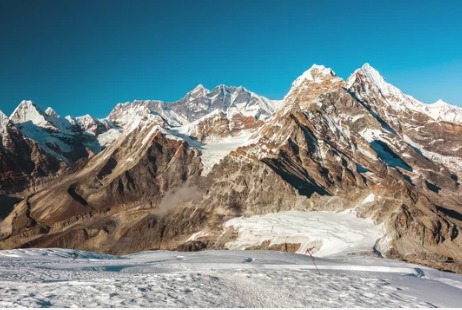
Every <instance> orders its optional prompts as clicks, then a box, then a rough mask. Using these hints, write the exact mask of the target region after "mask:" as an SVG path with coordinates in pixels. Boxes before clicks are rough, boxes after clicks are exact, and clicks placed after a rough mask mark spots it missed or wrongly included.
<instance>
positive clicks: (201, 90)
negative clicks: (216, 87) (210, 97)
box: [189, 84, 210, 97]
mask: <svg viewBox="0 0 462 310" xmlns="http://www.w3.org/2000/svg"><path fill="white" fill-rule="evenodd" d="M208 93H210V90H208V89H207V88H205V87H204V85H202V84H199V85H197V86H196V87H194V88H193V89H192V90H191V91H190V92H189V94H190V95H191V96H192V97H200V96H205V95H207V94H208Z"/></svg>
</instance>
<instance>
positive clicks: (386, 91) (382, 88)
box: [347, 63, 404, 99]
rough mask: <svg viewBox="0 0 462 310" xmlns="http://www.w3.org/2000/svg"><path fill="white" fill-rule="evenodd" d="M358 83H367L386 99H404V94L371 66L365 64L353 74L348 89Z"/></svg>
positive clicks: (348, 81)
mask: <svg viewBox="0 0 462 310" xmlns="http://www.w3.org/2000/svg"><path fill="white" fill-rule="evenodd" d="M356 81H367V82H368V83H369V84H371V85H373V87H374V88H375V89H376V90H378V91H379V92H380V93H381V94H382V95H383V96H384V97H395V98H399V99H402V97H403V96H404V94H403V93H402V92H401V91H400V90H399V89H398V88H396V87H395V86H393V85H391V84H389V83H388V82H386V81H385V79H384V78H383V76H382V75H381V74H380V73H379V71H377V70H376V69H375V68H374V67H372V66H371V65H370V64H368V63H365V64H364V65H363V66H362V67H361V68H359V69H358V70H356V71H355V72H353V74H352V75H351V76H350V77H349V78H348V80H347V88H350V87H351V86H352V85H353V84H354V83H355V82H356Z"/></svg>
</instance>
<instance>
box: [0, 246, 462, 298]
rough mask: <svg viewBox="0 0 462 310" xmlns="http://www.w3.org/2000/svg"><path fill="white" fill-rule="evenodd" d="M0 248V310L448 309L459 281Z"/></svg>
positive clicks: (352, 260)
mask: <svg viewBox="0 0 462 310" xmlns="http://www.w3.org/2000/svg"><path fill="white" fill-rule="evenodd" d="M71 253H72V251H71V250H65V249H27V250H9V251H0V307H19V306H23V307H24V306H25V307H135V306H144V307H148V306H149V307H358V306H359V307H433V306H437V307H456V306H460V305H462V276H461V275H456V274H450V273H444V272H440V271H436V270H433V269H429V268H425V267H421V266H416V265H411V264H407V263H403V262H398V261H390V260H385V259H380V258H376V257H372V256H342V257H335V258H330V259H329V258H318V259H317V260H316V262H317V264H318V267H319V269H320V274H318V273H317V271H316V269H315V267H314V265H313V263H312V261H311V258H310V257H309V256H305V255H299V254H291V253H281V252H271V251H204V252H197V253H178V252H166V251H151V252H142V253H138V254H133V255H128V256H121V257H117V256H110V255H98V254H96V253H90V252H84V251H79V252H78V253H79V257H78V258H77V259H76V260H75V261H73V260H72V258H71Z"/></svg>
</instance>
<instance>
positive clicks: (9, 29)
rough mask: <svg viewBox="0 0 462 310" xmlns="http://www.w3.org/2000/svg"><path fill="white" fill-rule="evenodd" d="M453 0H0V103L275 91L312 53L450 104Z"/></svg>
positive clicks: (455, 49)
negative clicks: (198, 89)
mask: <svg viewBox="0 0 462 310" xmlns="http://www.w3.org/2000/svg"><path fill="white" fill-rule="evenodd" d="M461 16H462V1H458V0H454V1H443V0H435V1H425V0H420V1H414V0H406V1H404V0H403V1H397V0H387V1H372V0H367V1H366V0H364V1H347V0H339V1H335V0H323V1H319V0H315V1H311V0H300V1H296V0H287V1H286V0H277V1H275V0H248V1H240V0H229V1H228V0H210V1H208V0H207V1H204V0H184V1H176V0H165V1H155V0H78V1H77V0H0V109H1V110H2V111H4V112H5V113H6V114H8V115H9V114H10V113H11V112H12V111H13V109H14V108H15V107H16V106H17V105H18V103H19V102H20V101H21V100H22V99H31V100H33V101H34V102H36V103H37V104H38V105H39V106H40V107H42V108H43V109H45V108H46V107H48V106H52V107H53V108H54V109H55V110H56V111H57V112H58V114H60V115H61V116H65V115H68V114H70V115H73V116H77V115H82V114H86V113H89V114H92V115H94V116H96V117H105V116H106V115H107V114H108V113H109V112H110V110H111V109H112V108H113V107H114V105H115V104H117V103H118V102H125V101H131V100H134V99H160V100H165V101H174V100H177V99H179V98H181V97H182V96H183V95H184V94H185V93H186V92H187V91H189V90H191V89H192V88H194V87H195V86H196V85H197V84H199V83H201V84H203V85H204V86H205V87H207V88H209V89H210V88H213V87H214V86H216V85H219V84H227V85H234V86H239V85H242V86H244V87H246V88H248V89H250V90H252V91H254V92H256V93H259V94H261V95H264V96H267V97H269V98H271V99H281V98H282V97H283V96H284V95H285V94H286V92H287V91H288V90H289V88H290V85H291V83H292V81H293V80H294V79H295V78H296V77H297V76H299V75H300V74H301V73H302V72H303V71H305V70H306V69H307V68H309V67H310V66H311V65H312V64H313V63H317V64H324V65H325V66H328V67H331V68H332V69H333V70H334V71H335V72H336V73H337V74H338V75H339V76H341V77H343V78H347V77H348V75H349V74H350V73H352V72H353V71H354V70H355V69H356V68H358V67H360V66H361V65H362V64H363V63H365V62H369V63H370V64H371V65H372V66H373V67H375V68H376V69H377V70H379V71H380V72H381V73H382V75H383V76H384V77H385V79H387V80H388V81H389V82H391V83H392V84H394V85H396V86H397V87H399V88H401V89H402V90H403V91H404V92H405V93H408V94H410V95H413V96H414V97H416V98H417V99H419V100H421V101H424V102H434V101H436V100H437V99H439V98H441V99H443V100H445V101H447V102H449V103H452V104H457V105H462V94H461V93H462V91H461V89H462V17H461Z"/></svg>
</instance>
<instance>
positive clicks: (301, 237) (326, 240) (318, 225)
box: [225, 211, 382, 257]
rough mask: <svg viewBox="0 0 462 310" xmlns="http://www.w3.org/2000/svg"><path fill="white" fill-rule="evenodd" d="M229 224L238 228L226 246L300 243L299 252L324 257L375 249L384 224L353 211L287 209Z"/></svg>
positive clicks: (229, 222)
mask: <svg viewBox="0 0 462 310" xmlns="http://www.w3.org/2000/svg"><path fill="white" fill-rule="evenodd" d="M225 227H228V228H232V229H234V230H236V231H237V233H238V237H237V239H236V240H234V241H231V242H228V243H227V244H226V246H227V247H228V248H229V249H232V250H245V249H246V248H249V247H252V246H258V245H261V244H262V243H263V242H264V241H270V245H272V244H283V243H300V245H301V246H300V248H299V250H298V251H297V252H298V253H305V252H306V250H307V249H310V250H311V251H312V252H314V253H315V254H316V256H320V257H324V256H328V255H332V254H338V253H344V252H349V251H372V248H373V246H374V244H375V242H376V241H377V239H379V238H380V237H381V236H382V226H381V225H374V223H373V222H372V220H370V219H360V218H358V217H356V215H355V214H354V213H352V212H342V213H334V212H303V211H287V212H279V213H269V214H265V215H254V216H251V217H236V218H233V219H231V220H229V221H227V222H226V223H225Z"/></svg>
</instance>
